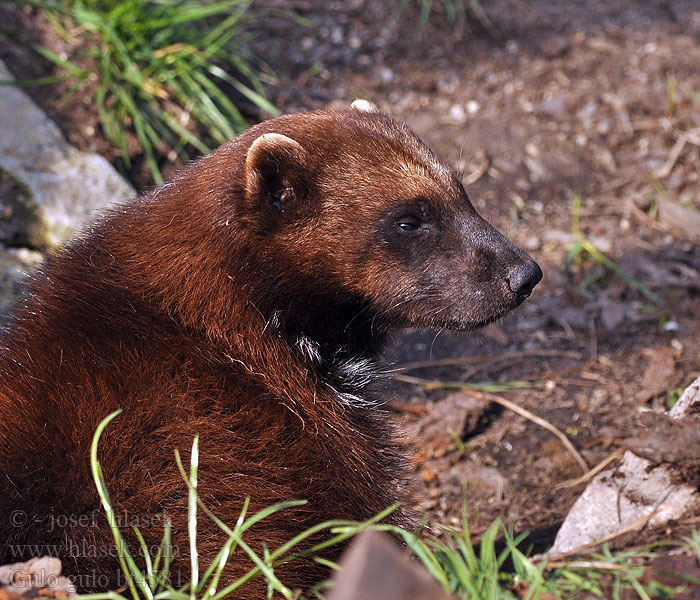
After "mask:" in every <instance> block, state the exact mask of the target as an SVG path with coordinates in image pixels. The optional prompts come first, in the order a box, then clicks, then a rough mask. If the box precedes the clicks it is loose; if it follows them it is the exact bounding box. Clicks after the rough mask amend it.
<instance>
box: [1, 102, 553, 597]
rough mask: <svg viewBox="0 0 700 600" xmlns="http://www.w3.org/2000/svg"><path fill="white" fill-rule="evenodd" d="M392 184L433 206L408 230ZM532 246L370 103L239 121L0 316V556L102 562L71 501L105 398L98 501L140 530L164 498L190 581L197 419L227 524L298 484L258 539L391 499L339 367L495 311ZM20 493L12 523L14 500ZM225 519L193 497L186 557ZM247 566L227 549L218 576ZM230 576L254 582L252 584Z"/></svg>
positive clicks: (100, 523)
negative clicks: (516, 242)
mask: <svg viewBox="0 0 700 600" xmlns="http://www.w3.org/2000/svg"><path fill="white" fill-rule="evenodd" d="M267 133H276V134H280V135H276V136H275V135H273V136H265V137H261V136H262V135H263V134H267ZM407 203H408V204H410V207H409V209H408V210H409V212H410V211H413V212H411V214H412V215H414V216H413V217H412V218H414V219H415V218H419V220H420V219H423V218H424V217H423V216H421V215H423V213H426V214H427V216H425V222H426V223H429V224H430V225H429V226H428V225H425V226H423V225H421V227H422V228H423V229H419V230H418V231H417V232H416V231H412V232H409V234H408V236H407V237H406V236H404V232H403V229H401V227H402V226H399V225H397V224H396V223H397V222H398V221H397V219H398V220H399V221H400V219H401V218H402V217H401V214H402V213H401V211H403V210H404V209H403V208H402V207H403V206H404V205H406V204H407ZM397 207H398V208H397ZM392 211H393V212H392ZM396 211H398V212H396ZM416 211H417V212H418V213H420V214H419V215H418V217H416V216H415V215H416ZM409 225H411V224H410V223H409ZM411 227H412V226H411ZM411 227H409V228H408V229H411ZM401 236H404V237H401ZM421 236H422V237H421ZM527 261H529V259H528V258H527V256H526V255H524V253H522V252H521V251H520V250H518V249H517V248H515V247H514V246H512V244H510V243H509V242H508V241H507V240H505V238H502V237H501V236H500V234H498V233H496V232H495V230H493V229H492V228H490V227H489V226H488V225H487V224H486V223H485V222H484V221H482V220H481V219H480V217H478V215H477V214H476V212H475V211H474V209H473V208H472V207H471V205H470V204H469V201H468V200H467V198H466V195H465V194H464V191H463V190H462V188H461V185H460V184H459V183H458V181H457V180H456V178H455V177H454V175H452V173H451V172H450V171H449V170H448V169H447V168H446V167H445V166H444V165H443V164H442V163H440V162H439V161H438V160H437V159H436V158H435V156H434V155H433V154H432V153H431V152H430V151H429V150H428V149H427V148H426V147H425V146H424V145H423V144H422V143H421V142H420V141H419V140H418V139H417V138H416V137H415V136H414V135H413V134H412V133H411V132H410V131H409V130H408V129H407V128H406V127H405V126H404V125H400V124H397V123H395V122H394V121H392V120H390V119H389V118H388V117H386V116H385V115H382V114H380V113H368V112H364V111H360V110H348V111H341V112H322V111H319V112H315V113H307V114H300V115H291V116H285V117H280V118H278V119H274V120H271V121H268V122H266V123H263V124H261V125H258V126H256V127H253V128H252V129H250V130H249V131H247V132H245V133H244V134H242V135H241V136H239V137H238V138H236V139H235V140H233V141H232V142H230V143H229V144H226V145H225V146H222V147H221V148H219V149H218V150H216V151H215V152H213V153H211V154H210V155H208V156H206V157H204V158H202V159H200V160H199V161H197V162H195V163H194V164H193V165H191V166H190V167H189V168H188V169H187V170H186V171H185V172H183V173H182V174H181V175H180V176H179V177H178V178H177V179H175V180H174V181H173V182H171V183H169V184H167V185H165V186H163V187H161V188H159V189H157V190H155V191H154V192H153V193H151V194H147V195H145V196H143V197H141V198H139V199H137V200H136V201H134V202H131V203H128V204H125V205H124V206H123V207H122V208H120V209H119V210H116V211H114V212H113V213H112V214H111V215H109V216H107V217H106V218H104V219H103V220H102V221H101V222H99V223H98V224H96V225H95V226H94V227H92V228H91V229H90V230H89V231H87V232H85V233H84V234H83V235H82V236H81V237H80V238H78V239H76V240H75V241H74V242H73V243H72V244H70V245H69V247H68V248H67V249H66V250H65V251H63V252H62V253H60V255H59V256H57V257H55V258H54V259H52V260H51V261H50V263H49V264H48V266H47V267H46V268H45V269H44V270H43V273H42V274H41V275H38V276H37V277H36V278H35V280H34V282H33V284H32V285H31V288H30V293H29V296H28V299H27V301H26V302H25V304H24V305H23V306H22V307H20V308H19V309H18V310H17V312H16V314H15V316H14V319H13V321H12V323H11V326H10V327H9V329H8V331H7V332H6V333H5V334H4V336H3V337H2V338H0V447H2V448H3V450H2V453H0V521H1V522H0V543H3V544H4V545H3V547H2V551H0V563H1V562H3V559H4V562H10V561H18V560H21V559H26V558H28V557H29V556H30V555H31V554H34V553H36V552H37V549H36V548H34V549H31V548H29V547H28V546H23V545H24V544H48V545H52V547H51V548H50V550H51V553H54V554H55V553H58V554H62V558H63V560H64V564H65V568H66V570H67V571H68V572H69V573H71V574H74V575H82V576H83V578H82V579H79V580H78V583H79V584H82V587H83V588H84V589H89V588H92V587H99V583H100V581H99V580H94V581H93V582H92V584H93V585H91V581H90V580H89V579H88V578H86V576H90V575H92V574H95V575H97V574H101V573H108V574H113V573H114V569H115V564H114V561H113V560H109V559H105V558H104V557H100V556H97V557H92V556H83V554H85V551H86V550H89V549H90V548H98V549H99V548H103V547H107V546H108V545H109V544H110V543H111V536H110V534H109V533H108V530H107V528H106V523H105V521H104V518H103V517H99V518H97V519H95V518H93V517H90V518H89V519H87V520H86V518H85V517H83V518H82V520H81V518H80V515H93V513H94V511H95V509H97V508H98V506H99V502H98V498H97V495H96V492H95V489H94V485H93V483H92V478H91V474H90V470H89V461H88V456H89V447H90V442H91V437H92V434H93V432H94V430H95V428H96V427H97V425H98V423H99V422H100V421H101V420H102V419H103V418H104V417H105V416H106V415H107V414H109V413H110V412H112V411H114V410H116V409H117V408H123V409H124V411H123V413H122V414H121V415H120V416H119V417H117V418H116V419H115V420H114V421H112V423H111V424H110V426H109V427H108V429H107V431H106V433H105V435H104V436H103V438H102V441H101V444H100V460H101V463H102V466H103V470H104V474H105V478H106V481H107V484H108V487H109V489H110V492H111V495H112V499H113V501H114V503H115V505H116V507H117V510H118V513H119V514H122V515H123V514H124V512H123V511H127V512H128V514H130V515H134V516H135V518H136V519H137V520H138V522H139V524H140V525H142V527H141V531H142V532H143V534H144V536H145V537H146V540H147V542H148V544H149V545H155V544H157V542H158V540H159V536H160V535H161V533H162V529H161V528H160V527H149V526H148V524H149V523H148V522H147V520H146V515H155V514H158V513H161V512H165V513H167V515H168V516H169V517H170V519H172V522H173V533H174V544H175V545H176V546H177V547H178V549H179V552H180V554H181V555H184V557H183V559H181V560H180V561H179V562H178V563H176V568H180V569H182V571H183V577H184V578H185V579H186V573H187V560H186V556H187V547H188V543H187V537H186V536H187V533H186V531H187V528H186V496H187V489H186V487H185V485H184V484H183V482H182V480H181V477H180V475H179V473H178V471H177V469H176V466H175V461H174V458H173V450H174V449H175V448H177V449H179V450H180V452H181V453H182V454H183V458H184V460H185V461H187V460H188V457H189V448H190V447H191V444H192V440H193V437H194V436H195V435H197V434H199V435H200V436H201V442H200V445H201V452H200V468H199V471H200V482H199V494H200V496H201V498H202V499H203V500H204V502H205V503H207V504H208V505H209V506H210V507H211V509H212V510H213V511H214V512H215V513H216V514H217V515H218V516H219V517H220V518H221V519H223V520H224V521H225V522H227V523H228V524H229V525H233V524H234V523H235V521H236V519H237V517H238V514H239V512H240V510H241V507H242V505H243V501H244V499H245V498H246V496H248V497H250V498H251V511H255V510H258V509H261V508H263V507H266V506H268V505H270V504H273V503H275V502H280V501H282V500H287V499H302V498H303V499H308V500H309V503H308V504H307V505H305V506H303V507H300V508H295V509H293V510H288V511H285V512H284V513H281V514H280V515H279V516H276V517H272V518H270V519H268V520H266V521H263V522H261V523H260V524H258V525H257V526H255V527H253V528H252V529H251V530H250V531H249V532H247V535H246V539H247V540H248V542H249V543H250V544H251V546H253V547H254V548H257V549H260V548H261V546H262V544H263V543H265V544H266V545H267V547H269V548H276V547H278V546H279V545H281V544H282V543H284V542H285V541H287V540H288V539H290V538H291V537H292V536H293V535H295V534H296V533H298V532H299V531H300V530H302V529H304V528H306V527H309V526H311V525H314V524H316V523H318V522H321V521H323V520H326V519H329V518H345V519H358V520H359V519H365V518H368V517H370V516H372V515H374V514H376V513H377V512H379V511H380V510H382V509H384V508H386V507H387V506H389V505H390V504H392V503H393V502H394V501H395V500H396V499H397V498H398V497H399V491H398V489H397V485H396V478H397V475H398V474H399V469H398V463H397V458H396V455H395V452H394V449H393V447H392V443H391V432H390V430H389V427H388V425H387V423H386V419H385V415H384V413H383V412H382V410H381V409H380V408H379V406H378V405H376V404H374V402H375V401H376V400H377V392H376V391H374V390H373V389H372V384H368V383H367V382H366V381H365V380H364V379H365V377H364V376H365V374H364V372H360V373H359V374H358V373H355V376H356V379H357V381H354V382H353V381H352V375H348V374H347V372H346V371H348V370H352V369H353V368H357V367H358V366H360V367H362V368H364V367H366V366H367V365H368V364H370V362H371V359H372V356H373V355H374V354H375V352H376V350H377V349H378V347H379V345H380V344H381V342H382V340H383V338H384V336H385V334H386V332H387V331H388V330H389V329H390V328H391V327H394V326H405V325H443V326H452V327H460V328H469V327H473V326H476V325H479V324H481V323H483V322H486V321H489V320H491V319H494V318H497V317H498V316H500V315H501V314H502V313H503V312H505V311H507V310H509V309H510V308H512V307H514V306H516V305H517V304H518V303H519V302H520V301H522V299H523V298H524V297H525V296H526V295H527V294H528V293H529V289H528V290H526V291H525V292H524V293H521V294H514V293H513V292H512V291H511V290H510V289H509V287H508V284H507V283H506V280H507V278H508V276H509V273H511V272H512V271H513V269H515V268H516V267H518V266H522V265H523V264H529V263H528V262H527ZM530 262H531V261H530ZM536 279H539V277H536ZM535 283H536V281H535ZM533 285H534V284H533ZM511 287H512V286H511ZM530 289H531V286H530ZM347 361H355V362H353V363H347ZM348 364H349V366H348ZM16 510H21V511H24V512H25V513H26V515H27V522H26V524H23V525H21V526H16V524H17V523H16V521H15V524H14V525H13V523H11V522H10V521H11V515H12V514H13V511H16ZM249 514H252V512H250V513H249ZM394 519H395V521H401V519H402V517H401V515H400V513H396V515H395V517H394ZM161 523H162V522H161V521H158V520H156V524H161ZM58 525H62V526H58ZM225 540H226V538H225V536H224V535H223V534H222V533H220V532H219V531H218V530H217V528H216V527H215V526H214V525H213V524H212V523H210V522H209V521H208V520H207V519H206V518H204V517H202V518H200V522H199V550H200V553H201V555H202V557H203V558H202V560H201V563H202V564H204V565H207V564H208V561H209V560H211V559H212V558H213V556H214V555H215V554H216V552H217V551H218V550H219V548H220V547H221V546H222V544H223V543H224V542H225ZM76 543H77V544H78V546H76V545H75V544H76ZM71 544H72V545H71ZM23 548H24V550H23ZM47 549H49V548H48V547H45V548H44V551H42V550H41V549H39V550H38V553H40V554H41V553H46V550H47ZM22 552H24V555H23V556H21V555H20V554H22ZM88 553H89V552H88ZM251 566H252V563H251V562H250V561H249V560H248V559H247V558H246V557H245V555H243V554H242V553H240V551H239V552H237V553H236V555H235V556H234V557H233V559H232V561H231V568H230V570H229V572H228V573H227V578H228V579H232V578H233V577H237V576H240V575H241V574H242V573H244V572H245V571H246V570H247V569H249V568H250V567H251ZM175 575H176V576H177V573H176V574H175ZM323 575H324V572H323V570H322V569H320V568H319V567H318V565H316V564H315V563H312V562H311V561H309V562H307V563H305V564H301V565H299V564H296V565H292V566H287V567H284V568H282V569H281V571H280V577H281V579H282V580H283V581H284V582H285V583H287V584H288V585H290V586H292V587H294V586H300V587H305V586H307V585H308V584H309V583H310V582H313V581H315V580H317V579H318V578H320V577H322V576H323ZM237 597H239V598H242V599H261V598H264V597H265V594H264V586H263V585H262V584H253V585H250V586H248V587H246V588H245V589H244V590H243V591H241V592H240V593H239V595H238V596H237Z"/></svg>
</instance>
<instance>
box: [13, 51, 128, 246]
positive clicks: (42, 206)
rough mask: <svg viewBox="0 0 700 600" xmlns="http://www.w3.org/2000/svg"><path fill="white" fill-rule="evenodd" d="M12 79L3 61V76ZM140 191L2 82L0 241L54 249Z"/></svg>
mask: <svg viewBox="0 0 700 600" xmlns="http://www.w3.org/2000/svg"><path fill="white" fill-rule="evenodd" d="M11 79H12V75H11V74H10V73H9V71H8V70H7V67H5V65H4V64H3V63H2V61H0V80H4V81H7V80H11ZM134 194H135V192H134V189H133V188H132V187H131V185H129V183H128V182H127V181H126V180H124V178H122V177H121V176H120V175H119V174H118V173H117V172H116V171H115V170H114V168H113V167H112V166H111V165H110V164H109V163H108V162H107V161H106V160H105V159H104V158H102V157H101V156H98V155H96V154H86V153H84V152H80V151H78V150H77V149H75V148H74V147H72V146H71V145H70V144H68V142H67V141H66V140H65V139H64V137H63V135H62V134H61V132H60V131H59V129H58V127H57V126H56V124H55V123H54V122H53V121H51V119H49V118H48V117H47V116H46V115H45V114H44V113H43V112H42V111H41V110H40V109H39V107H38V106H37V105H36V104H34V102H33V101H32V100H31V99H30V98H29V96H27V94H25V93H24V92H23V91H22V90H21V89H20V88H18V87H15V86H12V85H0V243H4V244H6V245H7V244H11V245H24V246H31V247H34V248H39V249H43V250H45V249H50V248H52V247H55V246H57V245H60V244H62V243H63V242H65V241H66V240H67V239H68V238H70V237H71V236H72V235H74V233H75V232H76V231H77V230H78V229H80V227H81V226H82V225H83V224H85V223H86V222H87V221H89V220H90V219H91V218H92V217H93V216H94V215H95V213H99V212H100V211H102V210H104V209H105V208H106V207H108V206H111V205H113V204H115V203H117V202H121V201H123V200H125V199H127V198H129V197H130V196H133V195H134Z"/></svg>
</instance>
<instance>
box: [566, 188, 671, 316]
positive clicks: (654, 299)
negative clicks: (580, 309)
mask: <svg viewBox="0 0 700 600" xmlns="http://www.w3.org/2000/svg"><path fill="white" fill-rule="evenodd" d="M580 215H581V197H580V196H579V195H578V194H577V195H575V196H574V199H573V219H572V220H573V227H572V228H573V233H574V236H575V238H576V241H575V242H574V244H573V246H571V248H570V249H569V253H568V255H567V257H566V261H565V262H564V269H563V270H564V272H565V273H569V272H570V269H571V266H572V265H573V264H574V263H575V262H577V261H579V262H584V261H590V262H592V263H593V264H594V265H597V266H598V267H600V268H601V269H602V270H603V271H604V272H607V273H611V274H612V275H615V276H616V277H619V278H620V279H622V281H624V282H625V283H626V284H627V285H628V286H629V287H631V288H634V289H635V290H637V291H638V292H639V293H640V294H641V295H642V296H644V298H646V299H647V300H648V301H649V302H651V304H652V307H653V310H654V312H655V313H656V314H657V315H658V316H659V318H660V320H663V315H662V313H661V306H662V303H661V300H660V299H659V298H658V296H657V295H656V294H654V293H653V292H652V291H651V290H650V289H649V288H648V287H646V286H645V285H644V284H643V283H642V282H641V281H639V280H638V279H636V278H635V277H633V276H632V275H630V274H629V273H627V271H625V270H624V269H623V268H622V267H621V266H620V265H619V264H617V263H616V262H615V261H614V260H613V259H612V258H610V257H609V256H607V255H606V254H605V253H604V252H602V251H600V250H599V249H598V248H596V246H595V245H594V244H593V242H591V241H590V240H589V239H587V238H586V237H585V236H584V235H583V233H582V232H581V225H580ZM597 278H598V276H597V275H596V274H590V275H589V276H587V277H586V278H584V280H583V282H581V284H579V286H578V287H579V288H580V290H581V291H584V292H585V290H586V288H587V287H588V286H589V285H590V284H591V283H593V282H594V281H595V280H596V279H597Z"/></svg>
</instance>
